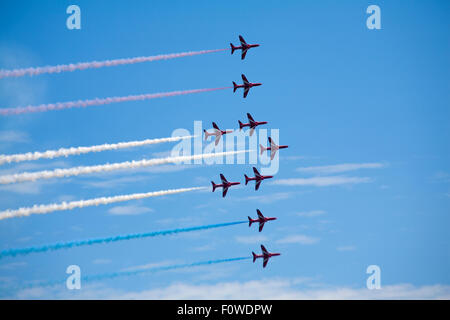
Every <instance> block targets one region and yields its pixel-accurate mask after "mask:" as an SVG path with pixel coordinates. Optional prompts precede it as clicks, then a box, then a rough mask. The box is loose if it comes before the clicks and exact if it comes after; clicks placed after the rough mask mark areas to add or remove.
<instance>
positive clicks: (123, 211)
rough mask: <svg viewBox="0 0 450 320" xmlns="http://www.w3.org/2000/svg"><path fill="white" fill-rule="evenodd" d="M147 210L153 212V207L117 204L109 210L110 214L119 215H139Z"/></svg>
mask: <svg viewBox="0 0 450 320" xmlns="http://www.w3.org/2000/svg"><path fill="white" fill-rule="evenodd" d="M147 212H153V209H152V208H148V207H144V206H135V205H130V206H116V207H113V208H111V209H109V210H108V213H109V214H112V215H117V216H129V215H138V214H143V213H147Z"/></svg>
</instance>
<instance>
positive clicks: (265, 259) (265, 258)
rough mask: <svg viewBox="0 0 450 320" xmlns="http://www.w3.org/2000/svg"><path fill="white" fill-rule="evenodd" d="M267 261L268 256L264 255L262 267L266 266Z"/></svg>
mask: <svg viewBox="0 0 450 320" xmlns="http://www.w3.org/2000/svg"><path fill="white" fill-rule="evenodd" d="M267 262H269V258H268V257H264V262H263V268H265V267H266V266H267Z"/></svg>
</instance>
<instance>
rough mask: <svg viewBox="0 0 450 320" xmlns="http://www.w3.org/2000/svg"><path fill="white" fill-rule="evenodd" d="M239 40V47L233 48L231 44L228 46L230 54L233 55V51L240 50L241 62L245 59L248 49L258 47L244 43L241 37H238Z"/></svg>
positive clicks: (257, 45)
mask: <svg viewBox="0 0 450 320" xmlns="http://www.w3.org/2000/svg"><path fill="white" fill-rule="evenodd" d="M239 40H240V41H241V45H240V46H238V47H235V46H233V44H232V43H230V46H231V54H233V53H234V50H238V49H241V50H242V54H241V60H244V59H245V55H246V54H247V50H248V49H250V48H256V47H259V44H248V43H247V42H245V40H244V38H243V37H242V36H239Z"/></svg>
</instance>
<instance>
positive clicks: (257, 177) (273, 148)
mask: <svg viewBox="0 0 450 320" xmlns="http://www.w3.org/2000/svg"><path fill="white" fill-rule="evenodd" d="M239 40H240V44H241V45H240V46H234V45H233V44H232V43H230V46H231V54H233V53H234V52H235V51H236V50H241V51H242V53H241V59H242V60H244V59H245V56H246V54H247V51H248V50H249V49H251V48H256V47H259V44H248V43H247V42H246V41H245V40H244V38H243V37H242V36H241V35H240V36H239ZM241 78H242V82H243V83H242V84H236V82H234V81H233V92H236V90H237V89H239V88H243V90H244V93H243V97H244V98H246V97H247V95H248V93H249V91H250V89H251V88H253V87H257V86H261V85H262V83H253V82H250V81H248V79H247V77H246V76H245V75H244V74H242V75H241ZM247 119H248V123H243V122H241V121H240V120H238V124H239V130H243V129H244V128H246V127H248V128H249V135H250V136H252V135H253V133H254V131H255V130H256V128H257V127H258V126H260V125H265V124H267V123H268V122H267V121H255V119H254V118H253V117H252V115H251V114H250V113H247ZM212 126H213V129H214V131H213V132H208V131H206V130H204V134H205V140H208V138H209V137H212V136H214V137H215V145H218V144H219V142H220V139H221V137H222V136H223V135H225V134H228V133H231V132H232V131H226V130H221V129H220V128H219V126H218V125H217V124H216V123H215V122H213V123H212ZM268 140H269V146H268V147H264V146H263V145H262V144H260V150H261V153H260V154H261V155H262V154H263V153H264V152H265V151H270V160H273V159H274V158H275V155H276V153H277V151H278V150H280V149H285V148H287V147H288V146H287V145H277V144H276V143H275V141H273V139H272V138H271V137H269V138H268ZM253 173H254V177H248V176H247V175H246V174H244V178H245V185H247V184H248V183H249V182H250V181H255V191H257V190H259V188H260V186H261V183H262V181H264V180H266V179H272V178H273V176H265V175H262V174H260V173H259V171H258V169H257V168H256V167H253ZM219 176H220V180H221V183H218V184H216V183H215V182H214V181H211V184H212V192H214V191H215V190H216V189H217V188H222V197H223V198H225V197H226V195H227V193H228V189H229V188H230V187H232V186H236V185H240V184H241V183H240V182H238V181H233V182H231V181H228V180H227V179H226V178H225V176H224V175H223V174H222V173H220V174H219ZM256 212H257V216H258V217H257V219H252V218H251V217H250V216H249V217H248V223H249V227H251V225H252V224H253V223H258V224H259V228H258V230H259V232H261V231H262V230H263V228H264V224H265V223H266V222H268V221H273V220H276V219H277V218H275V217H264V215H263V214H262V213H261V211H260V210H259V209H256ZM261 251H262V254H260V255H258V254H256V253H254V252H252V255H253V262H255V261H256V260H257V259H258V258H262V260H263V268H265V267H266V266H267V263H268V261H269V259H270V258H271V257H274V256H279V255H280V253H270V252H269V251H268V250H267V249H266V248H265V247H264V245H261Z"/></svg>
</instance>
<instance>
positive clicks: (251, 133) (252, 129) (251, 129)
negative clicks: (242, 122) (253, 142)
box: [250, 127, 255, 137]
mask: <svg viewBox="0 0 450 320" xmlns="http://www.w3.org/2000/svg"><path fill="white" fill-rule="evenodd" d="M253 132H255V127H253V128H250V137H251V136H252V135H253Z"/></svg>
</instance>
